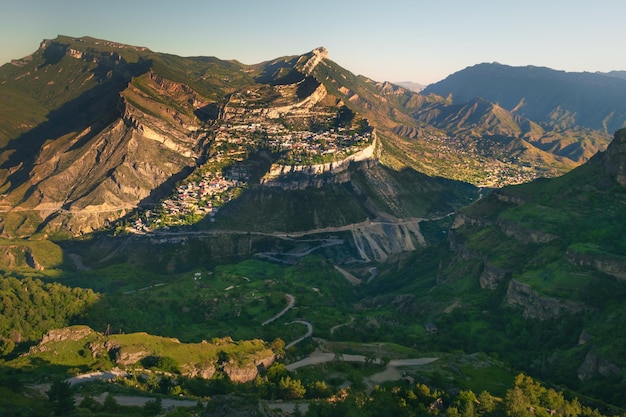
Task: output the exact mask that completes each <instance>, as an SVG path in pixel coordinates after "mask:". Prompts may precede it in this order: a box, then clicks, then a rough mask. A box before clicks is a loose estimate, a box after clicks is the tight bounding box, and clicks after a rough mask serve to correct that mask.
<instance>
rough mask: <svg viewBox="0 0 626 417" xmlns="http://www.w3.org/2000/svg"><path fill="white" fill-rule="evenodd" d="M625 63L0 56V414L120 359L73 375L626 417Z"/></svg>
mask: <svg viewBox="0 0 626 417" xmlns="http://www.w3.org/2000/svg"><path fill="white" fill-rule="evenodd" d="M615 75H619V74H615ZM622 82H623V80H620V79H619V78H618V77H616V76H608V75H601V74H593V75H591V74H568V73H562V72H558V71H553V70H549V69H537V68H532V67H528V68H513V67H506V66H500V65H496V64H481V65H478V66H476V67H472V68H468V69H466V70H464V71H461V72H459V73H457V74H453V75H451V76H450V77H449V78H448V79H446V80H444V81H442V82H441V83H437V84H435V85H432V86H429V87H428V88H427V89H426V90H424V91H423V92H421V93H416V92H413V91H410V90H408V89H406V88H403V87H401V86H399V85H396V84H392V83H389V82H377V81H374V80H371V79H369V78H367V77H363V76H357V75H354V74H352V73H351V72H350V71H348V70H347V69H345V68H342V67H341V66H339V65H338V64H337V63H335V62H333V61H332V60H331V59H330V58H329V51H327V50H326V49H325V48H322V47H320V48H317V49H315V50H313V51H310V52H308V53H305V54H302V55H293V56H285V57H279V58H276V59H273V60H270V61H267V62H262V63H258V64H255V65H244V64H241V63H239V62H237V61H223V60H220V59H218V58H213V57H193V58H184V57H178V56H174V55H167V54H160V53H156V52H153V51H151V50H149V49H148V48H145V47H136V46H131V45H124V44H119V43H114V42H109V41H105V40H99V39H94V38H89V37H84V38H72V37H66V36H59V37H58V38H56V39H53V40H45V41H44V42H42V44H41V45H40V48H39V49H38V50H37V51H35V52H34V53H33V54H32V55H30V56H28V57H25V58H23V59H20V60H15V61H13V62H11V63H10V64H6V65H4V66H2V67H0V184H1V185H0V194H1V196H0V231H1V233H0V234H1V239H0V274H1V277H0V284H1V285H0V300H2V303H1V304H0V355H2V357H1V358H0V414H2V412H4V410H5V409H8V410H11V406H12V403H11V401H14V399H13V398H14V394H19V395H16V396H15V401H18V402H23V404H21V405H20V408H19V409H20V410H27V409H28V407H29V405H28V398H34V399H36V402H37V404H38V407H41V409H40V410H39V411H41V410H44V411H41V412H39V414H37V413H36V412H35V411H33V412H31V413H30V414H28V415H43V413H45V412H47V414H46V415H48V414H49V413H50V410H49V409H48V410H46V406H45V405H46V404H47V403H46V401H48V400H47V399H46V398H45V396H43V397H42V395H41V392H40V393H39V394H37V393H36V391H37V389H39V390H40V391H41V388H40V387H41V384H59V383H61V381H63V380H66V379H67V378H70V377H72V376H75V374H81V373H85V372H91V371H98V372H99V371H109V370H110V368H111V367H113V366H117V367H120V368H122V371H123V372H127V373H125V374H124V377H123V378H121V379H116V378H114V380H113V381H110V382H95V383H93V384H87V385H86V388H84V389H82V388H81V389H78V388H77V390H80V393H81V395H83V396H89V395H92V394H94V393H95V394H97V395H98V396H101V398H102V399H103V401H104V397H105V393H106V392H107V390H112V391H114V394H115V396H118V397H119V396H120V393H122V394H129V393H131V394H132V395H145V394H146V393H149V394H150V395H156V394H157V393H158V394H159V395H161V394H163V395H173V396H179V395H184V396H187V397H189V398H192V399H193V400H194V401H195V400H198V401H203V402H204V405H202V404H201V406H202V407H203V408H202V409H201V410H200V406H199V407H198V409H197V410H195V411H192V410H187V411H189V413H187V414H189V415H202V416H207V415H217V414H219V412H220V410H217V409H216V408H215V407H218V405H217V404H218V403H219V404H228V403H229V402H231V401H230V400H231V398H230V397H226V398H221V399H219V398H216V397H219V396H220V395H233V396H236V397H238V398H239V400H241V399H242V398H243V399H244V400H241V401H243V402H247V403H249V404H254V406H255V407H254V410H253V411H252V412H253V413H255V414H254V415H256V413H257V412H258V410H259V409H262V408H263V406H262V404H261V402H259V401H260V399H264V400H277V399H280V400H294V399H296V400H301V399H303V398H306V399H309V400H311V402H310V404H309V403H305V404H306V405H307V406H309V405H311V408H310V409H309V410H312V411H311V414H309V415H316V414H314V413H315V412H319V415H333V414H332V413H331V411H330V410H331V408H332V409H333V411H336V412H337V413H338V414H339V415H350V412H352V411H354V410H355V409H358V408H359V407H361V405H362V404H363V403H362V401H368V404H370V403H371V404H374V403H376V402H377V401H381V403H380V404H395V405H397V406H398V409H397V413H395V412H394V415H396V414H397V415H414V414H416V413H418V414H419V413H422V414H428V413H432V414H441V413H444V410H446V411H445V412H446V413H449V414H450V415H454V412H455V410H456V412H457V413H458V412H459V410H465V411H464V415H468V416H470V415H484V416H489V415H502V414H503V413H505V412H504V410H510V409H512V408H511V407H513V408H514V406H516V405H519V402H516V401H514V396H515V395H517V396H518V397H515V398H518V399H520V398H521V397H523V396H529V397H532V398H531V399H529V400H528V401H526V400H525V401H526V402H524V404H523V405H522V406H521V410H523V412H521V411H520V413H521V414H520V415H526V414H525V413H526V412H527V411H528V410H529V409H530V407H535V406H537V404H541V407H542V408H541V410H542V411H541V413H539V412H538V413H537V414H541V415H543V414H542V413H543V411H545V413H546V415H547V414H549V413H550V410H557V411H555V413H557V414H559V415H584V416H592V415H593V416H598V415H600V414H602V415H621V414H623V410H622V409H620V408H619V407H626V403H625V402H624V398H622V397H623V395H622V393H623V392H624V389H626V382H625V380H624V377H623V375H624V369H626V362H625V361H624V358H626V352H624V349H623V346H626V344H625V342H626V340H625V336H624V334H623V331H622V330H621V328H620V324H621V323H622V322H623V320H622V318H623V317H624V315H625V313H626V312H625V311H624V308H623V304H624V297H625V296H626V293H625V291H624V285H623V284H624V283H623V280H624V279H626V275H625V274H624V270H626V261H625V259H626V245H625V243H624V236H625V234H626V231H625V230H624V227H625V226H624V224H626V222H625V221H626V219H625V218H624V214H623V213H624V210H623V209H624V207H623V206H624V203H625V202H626V199H625V197H626V194H625V192H624V190H625V188H624V187H626V158H625V156H624V155H626V151H625V149H626V131H625V130H623V129H622V130H617V132H616V133H615V134H614V135H613V134H612V132H611V131H610V130H609V129H610V128H611V126H613V127H615V128H616V129H617V128H619V127H622V126H623V125H624V120H626V111H622V110H621V109H622V107H623V103H622V101H623V100H617V99H616V95H615V93H616V92H621V91H622V90H621V88H622V84H621V83H622ZM522 87H523V88H522ZM474 93H476V94H474ZM576 94H578V96H576ZM574 96H576V97H578V98H576V97H574ZM576 100H578V101H576ZM599 121H600V122H601V123H600V122H599ZM598 123H599V124H598ZM92 329H93V330H92ZM269 341H274V342H271V343H270V342H269ZM321 358H323V360H322V359H321ZM317 360H320V361H321V362H316V361H317ZM403 361H404V362H403ZM273 362H277V363H276V364H275V365H272V363H273ZM287 367H289V369H288V368H287ZM270 368H272V370H270ZM296 369H297V372H295V371H296ZM162 372H165V373H164V374H162ZM520 372H524V373H526V374H528V375H530V376H531V377H532V378H536V379H537V380H540V381H542V382H543V383H545V384H549V386H550V387H552V388H554V389H556V390H557V391H558V393H557V392H556V391H554V389H553V390H552V391H549V390H548V389H543V391H542V389H540V388H539V385H535V382H533V380H532V379H530V378H529V379H526V377H524V376H523V375H522V376H517V377H516V375H518V374H519V373H520ZM146 373H147V374H146ZM148 374H149V375H157V374H158V375H160V376H159V377H154V376H153V377H152V378H150V376H149V375H148ZM158 378H161V379H160V381H161V382H162V383H160V382H159V379H158ZM514 385H515V388H511V389H509V387H512V386H514ZM55 386H56V385H55ZM38 387H39V388H38ZM346 387H350V389H346ZM403 387H404V388H403ZM406 387H410V388H406ZM405 388H406V390H405ZM9 391H10V393H9ZM526 391H536V392H539V391H541V392H543V394H542V395H539V396H538V395H535V396H534V397H533V395H534V394H528V392H526ZM474 393H476V394H474ZM479 393H480V398H481V401H482V402H484V403H485V404H487V403H488V404H491V405H493V407H492V408H491V409H489V410H487V408H485V409H482V408H481V411H480V412H476V413H474V411H473V410H475V409H474V407H475V406H476V407H478V404H479V402H477V401H474V400H472V398H473V397H472V396H474V398H475V397H477V396H478V395H477V394H479ZM405 394H406V398H405V397H404V395H405ZM559 395H560V397H559ZM29 396H30V397H29ZM42 398H43V399H42ZM233 398H234V397H233ZM329 398H332V401H328V402H325V401H323V400H326V399H329ZM578 398H581V402H582V403H583V405H582V406H581V403H580V402H578V401H579V400H578ZM50 400H51V402H54V398H50ZM320 400H322V401H320ZM418 400H419V401H418ZM219 401H222V403H220V402H219ZM385 401H388V402H385ZM520 401H521V400H520ZM109 402H110V401H109ZM316 402H317V403H316ZM570 402H571V403H570ZM409 403H410V404H414V405H415V407H413V408H411V407H412V406H411V407H409V406H407V404H409ZM7 404H9V405H7ZM207 404H208V405H207ZM249 404H248V405H249ZM359 404H360V405H359ZM401 404H404V406H401ZM469 404H471V406H470V405H469ZM87 405H88V406H85V407H78V408H82V409H81V410H78V411H77V413H78V414H79V415H111V414H113V415H116V414H117V415H121V414H122V413H124V412H126V411H128V410H127V409H120V408H117V409H116V408H114V407H111V408H110V409H105V408H100V406H99V405H95V404H93V403H91V404H90V403H89V402H87ZM205 405H206V407H205ZM395 405H394V407H395ZM102 406H103V407H104V404H102ZM109 406H111V404H109ZM318 406H319V408H318ZM211 407H214V408H213V409H211ZM325 407H326V408H325ZM333 407H337V408H333ZM342 407H345V408H342ZM481 407H482V406H481ZM485 407H487V406H486V405H485ZM576 407H578V408H576ZM390 409H391V408H388V409H387V408H385V407H382V408H381V410H382V411H381V413H382V415H385V413H388V412H389V410H390ZM566 409H567V410H570V411H568V412H566ZM594 409H598V410H596V411H593V410H594ZM225 410H227V409H225ZM324 410H325V411H326V412H327V413H326V414H324ZM394 410H395V409H394ZM409 410H412V411H411V412H409ZM468 410H470V411H471V412H470V411H468ZM572 410H573V411H572ZM583 410H584V411H583ZM144 411H145V410H139V409H133V410H132V412H130V414H129V415H147V414H148V412H147V411H146V412H145V413H144ZM222 411H224V410H222ZM518 411H519V410H518ZM167 412H168V413H169V411H167ZM24 413H26V411H24ZM164 413H165V412H164ZM164 413H162V414H164ZM172 413H178V411H173V412H172ZM180 413H182V415H187V414H185V413H186V411H180ZM194 413H195V414H194ZM294 413H295V411H294ZM411 413H412V414H411ZM498 413H499V414H498ZM507 413H508V414H507V415H509V414H510V415H517V414H511V413H510V412H509V411H507ZM568 413H569V414H568ZM223 414H229V413H228V412H227V411H224V412H223ZM153 415H156V413H153ZM168 415H169V414H168ZM173 415H174V414H173ZM265 415H268V416H271V415H273V414H272V412H268V413H265Z"/></svg>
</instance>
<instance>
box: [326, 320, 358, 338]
mask: <svg viewBox="0 0 626 417" xmlns="http://www.w3.org/2000/svg"><path fill="white" fill-rule="evenodd" d="M353 321H354V317H350V320H348V321H347V322H345V323H341V324H338V325H336V326H333V327H331V328H330V335H331V336H332V335H333V333H335V330H337V329H339V328H341V327H343V326H347V325H349V324H352V322H353Z"/></svg>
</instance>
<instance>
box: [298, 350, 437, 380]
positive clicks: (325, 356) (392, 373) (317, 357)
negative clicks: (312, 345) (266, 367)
mask: <svg viewBox="0 0 626 417" xmlns="http://www.w3.org/2000/svg"><path fill="white" fill-rule="evenodd" d="M335 359H338V360H341V361H344V362H365V361H366V360H368V358H366V357H365V356H363V355H347V354H346V355H342V354H339V355H338V354H336V353H332V352H321V351H319V350H316V351H315V352H313V353H311V354H310V355H309V356H307V357H306V358H304V359H302V360H299V361H297V362H293V363H290V364H289V365H287V366H286V368H287V370H288V371H293V370H295V369H298V368H302V367H303V366H310V365H318V364H320V363H325V362H331V361H333V360H335ZM437 359H438V358H412V359H393V360H391V361H389V363H388V364H387V367H386V368H385V370H384V371H382V372H379V373H378V374H374V375H372V376H371V377H370V379H371V380H375V379H377V380H380V382H382V381H391V380H394V379H399V378H400V372H399V371H398V370H397V369H396V368H398V367H401V366H422V365H426V364H429V363H431V362H434V361H436V360H437ZM372 362H373V363H375V364H380V363H381V361H380V359H378V358H377V359H374V360H373V361H372ZM390 378H391V379H390Z"/></svg>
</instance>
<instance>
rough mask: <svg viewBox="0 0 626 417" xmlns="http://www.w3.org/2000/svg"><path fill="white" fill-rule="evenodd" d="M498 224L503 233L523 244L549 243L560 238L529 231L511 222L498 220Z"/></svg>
mask: <svg viewBox="0 0 626 417" xmlns="http://www.w3.org/2000/svg"><path fill="white" fill-rule="evenodd" d="M497 224H498V227H499V228H500V230H501V231H502V233H504V234H505V235H507V236H509V237H512V238H514V239H515V240H517V241H519V242H522V243H548V242H551V241H553V240H555V239H558V238H559V237H558V236H557V235H555V234H552V233H547V232H544V231H542V230H534V229H529V228H527V227H523V226H521V225H519V224H517V223H514V222H511V221H505V220H498V221H497Z"/></svg>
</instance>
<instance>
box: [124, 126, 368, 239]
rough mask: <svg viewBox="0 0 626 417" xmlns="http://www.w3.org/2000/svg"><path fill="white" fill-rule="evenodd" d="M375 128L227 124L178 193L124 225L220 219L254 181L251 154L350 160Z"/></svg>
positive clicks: (132, 229) (142, 228)
mask: <svg viewBox="0 0 626 417" xmlns="http://www.w3.org/2000/svg"><path fill="white" fill-rule="evenodd" d="M372 140H373V139H372V134H371V133H370V132H364V133H363V132H356V131H354V130H349V129H346V128H343V127H339V128H337V129H335V128H331V129H329V130H324V131H318V132H311V131H309V130H292V129H288V128H286V127H285V126H283V125H282V124H278V123H249V124H244V123H240V124H236V125H230V124H222V125H221V126H219V127H218V128H217V129H216V130H215V133H214V140H213V143H212V145H211V148H212V151H211V154H210V155H211V156H210V157H209V158H208V160H207V161H206V163H204V164H203V165H202V166H200V167H198V168H197V169H196V171H195V173H193V174H192V175H190V176H189V177H188V178H187V179H185V180H184V181H182V182H181V183H180V184H179V185H177V186H176V188H175V190H174V192H173V193H172V194H171V195H170V196H169V197H168V198H166V199H164V200H163V201H161V202H160V203H159V204H158V205H157V206H155V207H154V208H153V209H151V210H146V211H144V212H143V213H141V214H139V215H137V216H136V217H135V218H134V219H133V220H132V221H131V223H130V224H127V225H126V226H125V228H124V230H125V231H126V232H129V233H135V234H145V233H150V232H152V231H154V230H156V229H164V230H167V229H168V228H169V227H172V226H182V225H189V224H193V223H196V222H198V221H200V220H202V219H204V218H205V217H207V216H208V217H209V219H210V220H209V221H211V222H214V221H215V215H216V214H217V213H218V211H219V208H220V207H221V206H222V205H224V204H226V203H228V202H229V201H231V200H233V199H234V198H236V197H237V196H239V194H240V193H241V192H243V190H244V189H246V188H247V187H248V186H249V184H250V173H249V172H248V168H247V167H246V166H245V160H246V159H247V157H248V156H249V155H250V154H251V153H253V152H256V151H259V150H267V151H269V152H270V153H271V154H273V155H277V156H278V159H277V161H276V163H278V164H283V165H312V164H320V163H326V162H332V161H339V160H342V159H345V158H346V157H348V156H349V155H351V154H353V153H356V152H358V151H360V150H361V149H363V148H364V147H366V146H369V145H370V144H371V141H372Z"/></svg>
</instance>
